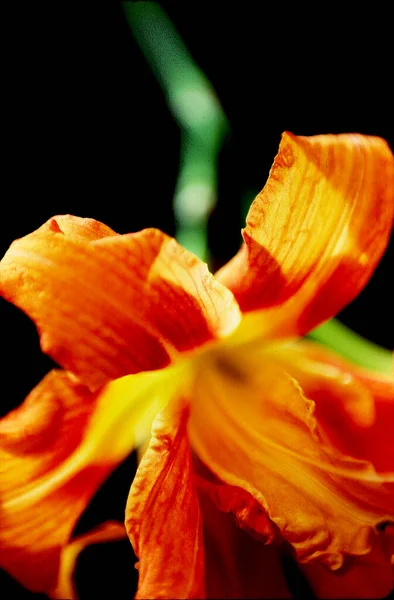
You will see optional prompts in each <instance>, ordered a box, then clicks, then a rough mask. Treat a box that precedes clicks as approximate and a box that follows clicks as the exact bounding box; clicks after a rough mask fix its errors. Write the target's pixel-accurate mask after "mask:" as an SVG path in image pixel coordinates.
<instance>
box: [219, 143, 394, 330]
mask: <svg viewBox="0 0 394 600" xmlns="http://www.w3.org/2000/svg"><path fill="white" fill-rule="evenodd" d="M393 198H394V157H393V155H392V153H391V151H390V149H389V147H388V145H387V144H386V142H385V141H384V140H382V139H380V138H377V137H368V136H363V135H358V134H341V135H319V136H312V137H297V136H294V135H292V134H290V133H284V134H283V137H282V141H281V144H280V147H279V152H278V155H277V156H276V158H275V161H274V164H273V167H272V169H271V172H270V176H269V179H268V181H267V183H266V185H265V187H264V189H263V190H262V192H260V194H259V195H258V196H257V197H256V198H255V200H254V201H253V203H252V205H251V208H250V210H249V213H248V216H247V220H246V223H247V224H246V228H245V229H244V230H243V237H244V242H245V243H244V245H243V246H242V248H241V250H240V251H239V253H238V254H237V255H236V256H235V257H234V259H233V260H232V261H230V262H229V263H228V264H227V265H225V266H224V267H223V268H222V269H221V270H220V271H219V272H218V273H217V274H216V277H217V278H218V279H219V280H220V281H221V282H222V283H224V284H225V285H227V286H228V287H229V289H231V290H232V291H233V293H234V295H235V297H236V299H237V300H238V302H239V305H240V307H241V309H242V311H243V312H249V311H261V310H262V309H266V310H265V311H264V312H263V313H262V314H259V313H257V315H256V314H255V315H251V316H250V318H251V319H252V318H254V319H255V321H254V322H251V323H250V328H251V330H253V329H256V327H257V326H258V327H260V330H261V332H264V333H265V335H266V336H268V335H270V336H278V335H281V336H288V335H292V334H304V333H306V332H307V331H309V330H310V329H312V328H313V327H315V326H316V325H318V324H319V323H321V322H322V321H324V320H326V319H328V318H330V317H331V316H333V315H335V314H336V313H337V312H338V311H339V310H341V309H342V308H343V307H344V306H345V305H346V304H347V303H348V302H350V301H351V300H352V299H353V298H354V297H355V296H356V295H357V294H358V293H359V291H360V290H361V289H362V288H363V287H364V286H365V284H366V283H367V281H368V279H369V278H370V276H371V274H372V272H373V271H374V269H375V267H376V265H377V263H378V261H379V259H380V257H381V255H382V254H383V251H384V249H385V248H386V245H387V242H388V238H389V234H390V231H391V227H392V220H393V210H394V202H393ZM273 307H274V308H273ZM267 309H270V310H267ZM251 333H253V331H251Z"/></svg>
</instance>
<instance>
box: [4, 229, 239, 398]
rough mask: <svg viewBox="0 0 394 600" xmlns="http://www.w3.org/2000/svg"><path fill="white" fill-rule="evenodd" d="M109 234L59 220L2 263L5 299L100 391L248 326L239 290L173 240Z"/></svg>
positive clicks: (152, 232) (45, 345) (45, 344)
mask: <svg viewBox="0 0 394 600" xmlns="http://www.w3.org/2000/svg"><path fill="white" fill-rule="evenodd" d="M110 231H111V230H109V228H107V227H106V226H105V225H103V224H101V223H97V222H92V220H87V221H86V223H85V220H83V219H77V218H75V217H73V218H71V217H56V218H53V219H51V220H50V221H49V222H48V224H46V225H45V226H43V227H41V228H40V229H38V230H37V231H36V232H34V233H32V234H30V235H27V236H26V237H24V238H21V239H19V240H16V241H15V242H14V243H13V244H12V245H11V247H10V249H9V250H8V252H7V253H6V255H5V256H4V258H3V259H2V261H1V263H0V293H1V295H3V296H4V298H6V299H7V300H9V301H10V302H13V303H14V304H16V305H17V306H18V307H19V308H21V309H22V310H23V311H25V312H26V313H27V314H28V315H29V316H30V317H31V318H32V319H33V320H34V321H35V323H36V325H37V328H38V330H39V333H40V337H41V347H42V349H43V351H44V352H45V353H47V354H49V355H50V356H51V357H52V358H53V359H54V360H55V361H56V362H57V363H58V364H60V365H61V366H62V367H64V368H65V369H67V370H69V371H71V372H73V373H75V374H76V375H77V376H78V377H79V378H80V379H81V381H83V382H84V383H85V384H86V385H88V387H89V388H90V389H92V390H94V389H96V388H98V387H99V386H101V385H103V384H104V383H106V382H107V381H109V380H112V379H116V378H118V377H122V376H124V375H126V374H130V373H137V372H140V371H145V370H151V369H158V368H161V367H163V366H166V365H167V364H169V363H170V362H171V361H172V360H173V359H175V358H176V356H177V355H178V353H179V352H183V351H187V350H191V349H193V348H195V347H198V346H200V345H201V344H204V343H205V342H207V341H209V340H211V339H213V338H215V337H221V336H224V335H227V334H228V333H230V332H231V331H232V330H233V329H234V328H235V327H236V326H237V325H238V323H239V321H240V311H239V308H238V305H237V303H236V302H235V300H234V298H233V295H232V294H231V292H230V291H229V290H227V289H226V288H225V287H224V286H222V285H221V284H220V283H219V282H217V281H216V280H215V279H214V278H213V276H212V275H211V274H210V273H209V271H208V269H207V266H206V265H205V264H204V263H202V262H201V261H200V260H199V259H198V258H197V257H195V256H194V255H192V254H191V253H189V252H188V251H186V250H185V249H184V248H182V247H181V246H180V245H179V244H177V242H176V241H175V240H174V239H172V238H170V237H168V236H167V235H165V234H164V233H162V232H161V231H159V230H156V229H145V230H143V231H140V232H138V233H132V234H126V235H115V234H114V235H109V232H110ZM106 234H107V235H106Z"/></svg>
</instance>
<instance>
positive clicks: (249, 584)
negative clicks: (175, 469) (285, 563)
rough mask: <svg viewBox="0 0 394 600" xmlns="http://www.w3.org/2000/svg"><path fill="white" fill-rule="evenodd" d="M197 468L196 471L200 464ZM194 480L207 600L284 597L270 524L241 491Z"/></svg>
mask: <svg viewBox="0 0 394 600" xmlns="http://www.w3.org/2000/svg"><path fill="white" fill-rule="evenodd" d="M198 463H199V468H198V471H199V472H201V463H200V461H198ZM207 471H208V470H207V469H206V468H205V469H204V471H203V476H199V477H198V478H197V485H198V491H199V498H200V504H201V509H202V514H203V524H204V547H205V559H206V560H205V562H206V567H205V569H206V597H207V598H281V599H284V598H290V597H291V595H290V593H289V590H288V589H287V586H286V583H285V579H284V575H283V572H282V569H281V565H280V559H279V549H278V546H277V545H276V544H270V545H266V543H265V542H267V541H268V540H271V539H272V528H273V525H272V523H270V522H269V519H268V518H267V516H266V515H265V514H264V512H263V511H262V510H261V506H260V505H259V504H258V503H257V502H256V500H255V499H254V498H253V497H252V496H251V495H250V494H248V492H246V491H245V490H242V489H241V488H237V487H234V486H229V485H226V484H223V483H221V482H217V481H212V480H207V479H206V472H207Z"/></svg>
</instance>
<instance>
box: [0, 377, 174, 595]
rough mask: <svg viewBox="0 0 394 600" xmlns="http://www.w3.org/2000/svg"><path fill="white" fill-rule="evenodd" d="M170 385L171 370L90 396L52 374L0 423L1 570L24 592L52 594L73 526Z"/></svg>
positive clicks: (147, 425) (140, 434) (126, 380)
mask: <svg viewBox="0 0 394 600" xmlns="http://www.w3.org/2000/svg"><path fill="white" fill-rule="evenodd" d="M175 379H176V378H172V377H171V371H170V369H168V370H164V371H160V372H148V373H141V374H138V375H130V376H128V377H124V378H122V379H119V380H116V381H114V382H112V383H110V384H108V385H107V386H106V387H104V388H102V389H101V390H100V391H98V392H96V393H94V394H93V393H91V392H90V391H89V390H88V388H86V387H85V386H83V385H81V384H80V383H79V382H78V381H77V380H76V379H75V378H74V377H73V376H72V375H70V374H69V373H67V372H65V371H52V372H50V373H49V374H48V375H47V376H46V377H45V378H44V379H43V380H42V382H41V383H40V384H39V385H38V386H37V387H36V388H35V389H34V390H33V391H32V392H31V394H30V395H29V396H28V397H27V399H26V400H25V402H24V403H23V404H22V405H21V406H20V407H19V408H18V409H16V410H15V411H13V412H12V413H10V414H9V415H7V416H6V417H4V419H2V420H1V421H0V454H1V461H0V566H1V567H3V568H4V569H6V570H7V571H8V572H9V573H10V574H11V575H12V576H13V577H14V578H15V579H17V580H18V581H19V582H21V583H22V584H23V585H25V586H26V587H27V588H28V589H30V590H32V591H35V592H45V593H49V592H50V591H51V590H54V589H55V587H56V584H57V577H58V571H59V561H60V556H61V552H62V549H64V547H65V546H66V545H67V544H68V543H69V541H70V538H71V534H72V531H73V529H74V526H75V524H76V522H77V520H78V518H79V517H80V515H81V513H82V512H83V510H84V509H85V508H86V506H87V505H88V503H89V501H90V499H91V498H92V496H93V494H94V493H95V492H96V490H97V489H98V487H99V486H100V485H101V483H102V482H103V481H104V480H105V479H106V477H107V476H108V475H109V474H110V473H111V471H112V470H113V469H114V468H116V467H117V465H118V464H119V463H120V462H121V461H122V460H124V458H125V457H126V456H127V455H128V454H129V453H130V452H131V451H132V450H133V448H134V447H135V446H137V444H138V443H139V441H140V439H141V438H142V439H143V437H144V436H146V435H147V431H149V428H150V424H151V422H152V420H153V418H154V415H155V414H156V412H157V410H160V408H161V407H162V406H163V405H165V402H166V401H167V400H168V398H167V397H166V394H167V390H169V388H170V380H171V381H172V380H173V384H174V385H175V386H176V385H178V383H177V381H176V380H175ZM169 393H170V394H171V393H172V391H171V390H170V392H169Z"/></svg>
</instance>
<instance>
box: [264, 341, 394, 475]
mask: <svg viewBox="0 0 394 600" xmlns="http://www.w3.org/2000/svg"><path fill="white" fill-rule="evenodd" d="M275 358H276V360H278V361H281V363H282V364H283V365H284V367H285V368H286V370H287V372H289V373H291V375H292V376H293V377H295V378H296V379H297V381H298V382H299V383H300V384H301V386H302V388H303V390H304V392H305V394H306V395H307V396H308V398H311V399H312V400H314V401H315V403H316V417H317V419H318V422H319V427H320V430H321V432H322V433H323V434H324V435H325V436H327V439H328V440H329V443H330V444H332V445H334V446H335V447H336V448H337V449H338V450H340V451H341V452H343V453H344V454H347V455H348V456H353V457H355V458H361V459H365V460H368V461H370V462H371V463H372V464H373V466H374V468H375V469H376V471H378V472H379V471H380V472H387V471H394V444H393V443H392V432H393V431H394V378H393V377H392V376H390V375H385V374H383V373H378V372H373V371H368V370H367V369H363V368H361V367H358V366H357V365H354V364H352V363H350V362H348V361H346V360H345V359H344V358H342V357H341V356H338V355H337V354H336V353H335V352H333V351H330V350H328V349H326V348H324V347H322V346H320V345H319V344H315V343H313V342H307V341H299V342H296V343H293V344H289V345H286V346H284V345H283V346H282V347H279V348H278V349H277V350H275Z"/></svg>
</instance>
